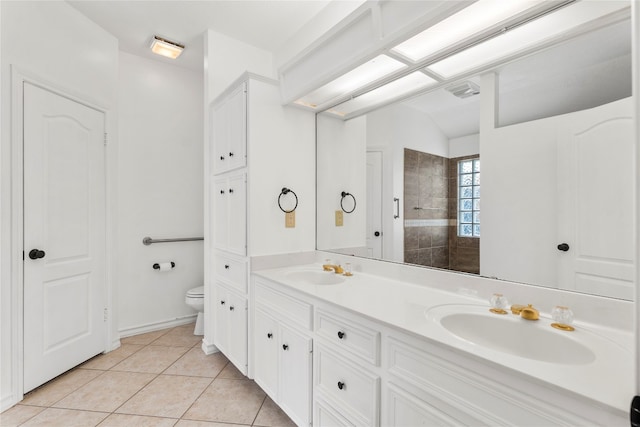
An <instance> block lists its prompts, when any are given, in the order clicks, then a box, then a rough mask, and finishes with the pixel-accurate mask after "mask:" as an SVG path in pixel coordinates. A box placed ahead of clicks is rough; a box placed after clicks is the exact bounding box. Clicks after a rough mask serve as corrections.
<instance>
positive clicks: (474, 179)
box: [458, 158, 480, 237]
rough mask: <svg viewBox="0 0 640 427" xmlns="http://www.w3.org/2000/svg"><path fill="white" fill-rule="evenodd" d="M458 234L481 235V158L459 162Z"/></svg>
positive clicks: (462, 235)
mask: <svg viewBox="0 0 640 427" xmlns="http://www.w3.org/2000/svg"><path fill="white" fill-rule="evenodd" d="M458 207H459V209H458V236H460V237H480V159H478V158H475V159H468V160H461V161H459V162H458Z"/></svg>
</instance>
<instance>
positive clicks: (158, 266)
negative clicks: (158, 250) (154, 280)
mask: <svg viewBox="0 0 640 427" xmlns="http://www.w3.org/2000/svg"><path fill="white" fill-rule="evenodd" d="M175 266H176V263H175V262H173V261H171V268H174V267H175ZM153 269H154V270H160V264H158V263H157V262H156V263H155V264H153Z"/></svg>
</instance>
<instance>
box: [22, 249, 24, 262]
mask: <svg viewBox="0 0 640 427" xmlns="http://www.w3.org/2000/svg"><path fill="white" fill-rule="evenodd" d="M22 260H23V261H24V251H22Z"/></svg>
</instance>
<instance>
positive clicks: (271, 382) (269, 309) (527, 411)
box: [251, 273, 625, 427]
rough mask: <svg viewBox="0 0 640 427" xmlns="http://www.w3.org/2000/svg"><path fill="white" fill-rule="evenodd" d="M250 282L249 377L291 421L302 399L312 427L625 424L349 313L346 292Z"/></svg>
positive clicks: (576, 398) (583, 401) (301, 421)
mask: <svg viewBox="0 0 640 427" xmlns="http://www.w3.org/2000/svg"><path fill="white" fill-rule="evenodd" d="M280 274H281V273H280ZM252 282H253V283H252V286H253V288H254V291H253V298H254V302H253V304H252V313H251V316H252V325H253V327H252V347H253V348H252V358H253V367H254V375H255V380H256V382H257V383H258V384H259V385H260V386H261V387H262V388H263V389H264V390H265V391H266V392H267V394H269V396H271V397H272V398H273V399H274V401H275V402H276V403H277V404H279V405H280V406H281V407H282V408H283V409H284V410H285V412H286V413H287V414H289V416H291V418H292V419H293V420H294V421H295V422H296V424H298V425H308V424H309V421H308V419H306V418H304V417H299V416H297V415H296V410H297V409H295V408H302V407H305V405H304V404H303V402H309V401H310V400H309V399H310V398H311V397H313V400H312V402H313V406H312V414H313V423H312V425H313V426H316V427H322V426H374V427H376V426H385V427H386V426H389V427H394V426H396V427H407V426H412V427H413V426H421V425H425V426H476V425H504V426H549V427H551V426H607V427H608V426H614V425H625V418H624V414H623V413H621V412H620V411H618V410H614V409H613V408H611V407H608V406H606V405H605V404H600V403H598V402H596V401H593V400H590V399H588V398H586V397H583V396H581V395H579V394H575V393H573V392H570V391H568V390H564V389H561V388H559V387H557V386H554V385H551V384H549V383H546V382H545V381H542V380H539V379H536V378H535V377H534V376H533V375H534V374H532V375H531V376H530V375H528V374H525V373H522V372H519V371H515V370H512V369H510V368H507V367H505V366H502V365H500V363H499V361H489V360H485V359H483V358H480V357H477V356H475V355H474V354H470V353H467V352H465V351H462V350H458V349H455V348H453V347H449V346H447V345H446V344H443V343H440V342H438V341H433V340H432V339H428V338H426V337H424V336H421V335H418V334H414V333H412V332H410V331H408V330H406V329H403V328H400V327H397V326H393V325H391V324H389V323H385V322H383V321H378V320H376V317H375V316H374V315H371V314H370V313H368V314H367V315H366V316H365V315H361V314H359V313H357V312H354V311H351V310H349V309H348V305H347V304H349V303H350V301H348V299H349V298H350V296H349V295H347V294H348V293H346V292H345V293H340V292H337V293H336V294H335V295H333V294H331V293H329V292H327V293H326V294H327V295H329V297H328V298H327V299H324V298H321V297H317V296H315V295H314V294H312V293H306V292H303V291H302V290H301V289H309V288H308V287H307V286H305V287H303V288H301V289H298V288H297V287H295V286H287V285H285V284H280V283H278V282H276V281H274V280H269V279H267V278H265V277H262V276H259V275H253V276H252ZM309 291H310V292H313V291H312V290H311V289H309ZM332 295H333V296H332ZM400 299H401V298H400ZM338 300H339V301H338ZM343 302H345V303H346V304H345V306H343ZM292 343H295V345H296V348H298V346H299V347H300V348H303V349H305V350H304V351H302V352H301V353H303V354H300V353H298V354H297V355H295V357H292V358H290V359H288V358H286V356H288V355H289V354H286V352H284V351H283V348H282V345H287V344H288V345H290V346H293V345H294V344H292ZM514 345H517V343H514ZM311 350H312V354H313V357H312V361H311V362H312V366H311V367H310V366H309V365H308V363H309V358H308V356H309V353H306V352H307V351H311ZM549 351H553V349H550V350H549ZM290 354H291V356H294V352H292V353H290ZM309 369H312V370H313V382H312V384H310V383H307V380H308V378H309V372H310V371H309ZM533 369H534V372H535V369H536V368H533ZM566 372H567V375H573V374H572V366H571V365H567V369H566ZM305 387H307V389H306V392H305ZM288 392H290V393H289V396H288V397H287V393H288ZM295 398H298V399H301V400H297V401H296V402H297V403H296V404H295V406H292V405H293V404H292V403H290V402H293V401H294V399H295ZM307 408H308V406H307Z"/></svg>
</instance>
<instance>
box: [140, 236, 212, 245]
mask: <svg viewBox="0 0 640 427" xmlns="http://www.w3.org/2000/svg"><path fill="white" fill-rule="evenodd" d="M193 240H204V237H183V238H180V239H152V238H151V237H145V238H144V239H142V244H143V245H146V246H149V245H150V244H152V243H170V242H191V241H193Z"/></svg>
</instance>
